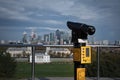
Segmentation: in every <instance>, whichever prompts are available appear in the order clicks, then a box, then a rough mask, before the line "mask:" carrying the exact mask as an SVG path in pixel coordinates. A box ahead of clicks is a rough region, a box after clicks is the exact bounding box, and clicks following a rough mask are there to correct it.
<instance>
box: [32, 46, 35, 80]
mask: <svg viewBox="0 0 120 80" xmlns="http://www.w3.org/2000/svg"><path fill="white" fill-rule="evenodd" d="M32 80H35V46H32Z"/></svg>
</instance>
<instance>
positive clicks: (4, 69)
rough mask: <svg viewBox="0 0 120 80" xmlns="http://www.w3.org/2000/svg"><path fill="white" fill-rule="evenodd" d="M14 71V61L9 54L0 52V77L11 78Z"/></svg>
mask: <svg viewBox="0 0 120 80" xmlns="http://www.w3.org/2000/svg"><path fill="white" fill-rule="evenodd" d="M15 70H16V61H15V59H13V58H12V57H11V56H10V54H9V53H4V52H0V77H1V78H2V77H3V78H4V77H5V78H10V77H13V76H14V74H15Z"/></svg>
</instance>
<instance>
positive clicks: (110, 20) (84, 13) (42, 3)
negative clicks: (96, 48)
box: [0, 0, 120, 40]
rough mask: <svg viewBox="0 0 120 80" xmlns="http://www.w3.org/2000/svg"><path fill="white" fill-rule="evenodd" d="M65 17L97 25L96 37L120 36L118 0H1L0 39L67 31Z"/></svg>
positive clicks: (16, 38)
mask: <svg viewBox="0 0 120 80" xmlns="http://www.w3.org/2000/svg"><path fill="white" fill-rule="evenodd" d="M67 21H73V22H80V23H85V24H89V25H93V26H95V27H96V33H95V35H94V37H95V39H96V40H120V0H0V40H21V38H22V33H23V32H24V31H26V32H27V33H28V34H30V32H31V29H35V31H36V32H37V33H38V34H39V35H42V34H45V33H49V32H54V31H55V30H56V29H60V30H64V31H70V30H69V29H68V28H67V26H66V22H67Z"/></svg>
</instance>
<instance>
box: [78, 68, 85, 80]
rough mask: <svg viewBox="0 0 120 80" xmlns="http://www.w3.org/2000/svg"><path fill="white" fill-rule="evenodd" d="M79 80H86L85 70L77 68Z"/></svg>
mask: <svg viewBox="0 0 120 80" xmlns="http://www.w3.org/2000/svg"><path fill="white" fill-rule="evenodd" d="M77 80H85V68H77Z"/></svg>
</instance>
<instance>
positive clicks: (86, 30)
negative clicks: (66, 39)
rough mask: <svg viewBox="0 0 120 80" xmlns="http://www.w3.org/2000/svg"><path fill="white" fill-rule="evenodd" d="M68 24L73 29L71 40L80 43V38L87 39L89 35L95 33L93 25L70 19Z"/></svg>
mask: <svg viewBox="0 0 120 80" xmlns="http://www.w3.org/2000/svg"><path fill="white" fill-rule="evenodd" d="M67 26H68V28H69V29H71V30H72V40H71V42H73V43H78V39H87V36H88V35H93V34H94V33H95V28H94V26H91V25H87V24H83V23H76V22H70V21H68V22H67Z"/></svg>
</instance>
